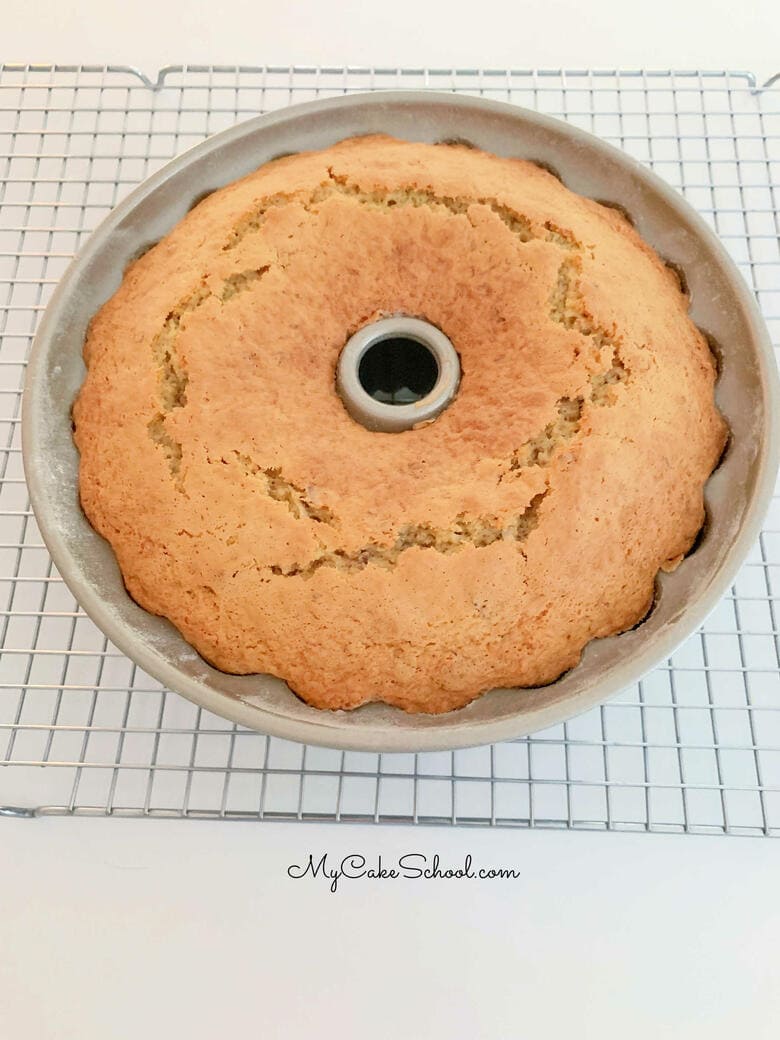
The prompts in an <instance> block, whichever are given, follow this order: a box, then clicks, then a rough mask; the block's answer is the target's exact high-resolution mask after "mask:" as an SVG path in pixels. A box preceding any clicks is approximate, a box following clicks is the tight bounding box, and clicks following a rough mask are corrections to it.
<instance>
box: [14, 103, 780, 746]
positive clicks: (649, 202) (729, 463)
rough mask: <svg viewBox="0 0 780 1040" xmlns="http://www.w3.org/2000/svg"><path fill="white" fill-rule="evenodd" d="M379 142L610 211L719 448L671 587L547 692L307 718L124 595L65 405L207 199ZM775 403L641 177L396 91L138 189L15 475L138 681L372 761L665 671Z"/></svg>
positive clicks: (626, 166)
mask: <svg viewBox="0 0 780 1040" xmlns="http://www.w3.org/2000/svg"><path fill="white" fill-rule="evenodd" d="M375 132H382V133H386V134H391V135H394V136H396V137H400V138H406V139H408V140H413V141H428V142H436V141H443V140H451V139H460V140H465V141H467V142H470V143H472V144H474V145H476V146H477V147H479V148H481V149H484V150H486V151H489V152H494V153H497V154H498V155H504V156H514V157H520V158H526V159H530V160H534V161H537V162H539V163H541V164H544V165H545V166H547V167H549V168H551V169H552V170H554V171H555V172H556V173H557V174H558V175H559V176H560V177H561V178H562V180H563V181H564V183H565V184H566V185H567V186H568V187H569V188H571V189H572V190H573V191H575V192H578V193H580V194H582V195H586V196H589V197H590V198H593V199H596V200H599V201H601V202H605V203H608V204H612V205H615V206H617V207H620V208H621V209H623V210H624V211H625V212H626V213H627V214H628V215H629V216H630V218H631V219H632V220H633V221H634V223H635V225H636V227H637V229H638V231H639V233H640V234H641V235H642V237H643V238H645V239H646V240H647V241H648V242H649V243H650V244H651V245H652V246H653V247H654V248H655V249H656V251H657V252H658V253H659V254H660V255H661V256H662V257H664V258H665V259H666V260H667V261H668V262H669V263H670V264H673V265H674V266H675V267H676V268H677V269H678V270H679V271H681V272H682V273H683V275H684V278H685V280H686V282H687V285H688V288H689V291H690V297H691V316H692V318H693V320H694V321H695V322H696V324H697V325H698V326H699V327H700V328H701V329H702V330H703V331H704V332H705V333H706V334H707V336H708V337H710V339H711V342H712V343H713V344H714V345H715V346H716V348H717V350H718V352H719V354H720V357H721V362H722V363H721V373H720V377H719V381H718V385H717V390H716V399H717V403H718V406H719V408H720V410H721V411H722V413H723V415H724V416H725V418H726V420H727V422H728V424H729V426H730V429H731V437H730V442H729V445H728V449H727V451H726V453H725V455H724V458H723V460H722V462H721V464H720V466H719V468H718V469H717V470H716V471H715V473H714V474H713V475H712V477H711V478H710V480H709V482H708V484H707V487H706V492H705V494H706V503H707V511H708V519H707V523H706V525H705V528H704V530H703V532H702V535H701V537H700V538H699V540H698V543H697V545H696V546H695V549H694V550H693V551H692V552H691V553H690V554H689V556H688V557H687V558H686V559H685V560H684V561H683V563H682V564H681V565H680V566H679V567H678V568H677V570H676V571H674V572H673V573H670V574H660V575H659V577H658V579H657V595H656V602H655V605H654V607H653V610H652V611H651V613H650V615H649V616H648V617H647V618H646V619H645V620H644V621H643V622H642V623H641V624H640V625H638V626H637V627H636V628H635V629H633V630H631V631H629V632H626V633H624V634H622V635H618V636H612V637H609V638H605V639H600V640H595V641H593V642H591V643H590V644H589V645H588V646H587V647H586V649H585V652H584V654H583V657H582V660H581V662H580V663H579V664H578V665H577V666H576V667H575V668H574V669H572V670H571V671H569V672H567V673H566V674H564V675H563V676H562V677H561V678H559V679H558V680H557V681H556V682H554V683H552V684H551V685H549V686H545V687H542V688H536V689H511V690H508V689H504V690H493V691H491V692H489V693H487V694H486V695H485V696H483V697H481V698H479V699H477V700H476V701H474V702H473V703H471V704H470V705H469V706H468V707H466V708H462V709H460V710H458V711H454V712H450V713H448V714H443V715H410V714H406V713H404V712H403V711H401V710H399V709H397V708H392V707H388V706H386V705H379V704H370V705H366V706H364V707H361V708H359V709H357V710H355V711H352V712H342V711H338V712H330V711H320V710H316V709H314V708H311V707H309V706H308V705H307V704H305V703H303V702H302V701H301V700H299V699H298V698H297V697H296V696H295V695H294V694H293V693H292V692H291V691H290V689H289V688H288V687H287V686H286V685H285V683H284V682H282V681H281V680H279V679H277V678H274V677H271V676H268V675H250V676H234V675H227V674H225V673H223V672H220V671H217V670H216V669H214V668H212V667H211V666H210V665H208V664H207V663H206V662H205V661H204V660H203V659H202V658H201V657H200V656H199V655H198V654H197V653H196V652H195V651H194V650H193V649H192V648H191V647H190V646H189V645H188V644H187V643H186V642H185V641H184V640H183V638H182V637H181V636H180V635H179V633H178V632H177V631H176V630H175V629H174V628H173V626H172V625H171V624H170V623H169V622H168V621H165V620H163V619H161V618H159V617H154V616H152V615H151V614H149V613H147V612H146V611H144V610H142V609H141V608H140V607H139V606H138V605H137V604H136V603H135V602H134V601H133V600H132V599H131V598H130V596H129V595H128V593H127V592H126V591H125V588H124V585H123V582H122V578H121V575H120V572H119V568H118V566H117V563H116V560H115V558H114V555H113V552H112V550H111V548H110V547H109V545H108V543H107V542H105V541H103V539H102V538H101V537H100V536H99V535H98V534H96V532H95V531H94V530H93V529H92V527H91V526H90V525H89V523H88V522H87V520H86V517H85V516H84V513H83V512H82V510H81V507H80V505H79V494H78V464H79V460H78V454H77V451H76V448H75V446H74V443H73V439H72V432H71V414H70V413H71V405H72V403H73V400H74V398H75V396H76V394H77V391H78V389H79V387H80V385H81V383H82V380H83V378H84V374H85V369H84V364H83V361H82V346H83V343H84V336H85V333H86V329H87V324H88V322H89V320H90V319H91V318H92V316H93V315H94V314H95V312H96V311H97V310H98V308H99V307H100V306H101V305H102V304H103V303H104V302H105V300H107V299H108V298H109V297H110V296H111V295H112V294H113V293H114V291H115V290H116V289H117V288H118V286H119V284H120V281H121V279H122V274H123V271H124V270H125V268H126V266H127V265H128V263H129V262H130V261H131V260H133V259H134V258H135V257H137V256H138V255H139V254H140V253H141V252H143V250H144V249H145V248H147V247H148V246H150V245H151V244H153V243H154V242H156V241H158V240H159V239H160V238H161V237H162V236H163V235H165V234H166V233H167V232H168V231H169V230H170V229H171V228H172V227H173V226H174V225H175V224H176V223H177V222H178V221H179V220H180V219H181V218H182V217H183V216H184V215H185V214H186V213H187V211H188V210H189V209H190V208H191V207H192V206H193V205H194V204H195V203H196V202H197V201H198V200H200V199H201V198H203V196H204V195H206V194H208V193H209V192H211V191H212V190H214V189H215V188H218V187H221V186H222V185H225V184H227V183H229V182H230V181H233V180H235V179H237V178H239V177H242V176H243V175H244V174H247V173H249V172H250V171H251V170H253V169H256V168H257V167H258V166H259V165H261V164H262V163H264V162H266V161H268V160H270V159H272V158H274V157H276V156H279V155H280V154H284V153H290V152H298V151H301V150H308V149H319V148H324V147H326V146H328V145H331V144H333V143H335V142H337V141H339V140H341V139H343V138H346V137H351V136H355V135H359V134H367V133H375ZM777 415H778V388H777V378H776V373H775V367H774V360H773V358H772V352H771V347H770V344H769V341H768V338H767V334H766V330H765V328H764V326H763V324H762V321H761V317H760V315H759V313H758V310H757V308H756V305H755V303H754V300H753V298H752V295H751V293H750V292H749V290H748V288H747V286H746V285H745V283H744V281H743V279H742V277H741V275H740V274H739V272H738V271H737V269H736V268H735V266H734V264H733V263H732V262H731V260H730V259H729V258H728V256H727V254H726V252H725V250H724V249H723V247H722V246H721V244H720V243H719V241H718V240H717V238H716V237H715V236H714V235H713V233H712V232H711V231H710V230H709V228H708V227H707V226H706V225H705V224H704V222H703V221H702V220H701V219H700V218H699V217H698V216H697V215H696V213H694V211H693V210H692V209H691V208H690V207H689V206H688V205H687V204H686V203H685V202H684V201H683V200H682V198H681V197H680V196H679V195H678V194H677V193H676V192H674V191H672V190H671V189H670V188H669V187H667V185H666V184H664V183H663V182H662V181H661V180H659V179H658V178H657V177H656V176H655V175H654V174H652V173H651V172H650V171H648V170H647V169H645V168H643V167H641V166H640V165H638V164H637V163H636V162H635V161H634V160H633V159H631V158H629V157H628V156H626V155H624V154H623V153H621V152H620V151H618V150H616V149H615V148H613V147H611V146H609V145H607V144H604V143H603V142H601V141H599V140H597V139H596V138H595V137H592V136H590V135H588V134H586V133H583V132H582V131H581V130H578V129H576V128H574V127H571V126H567V125H566V124H564V123H562V122H558V121H557V120H554V119H550V118H548V117H546V116H543V115H538V114H537V113H534V112H529V111H525V110H523V109H520V108H517V107H514V106H512V105H508V104H502V103H498V102H493V101H486V100H482V99H479V98H473V97H459V96H455V95H451V94H443V93H442V94H439V93H430V92H419V93H418V92H411V91H409V92H407V91H391V92H377V93H371V94H363V95H353V96H347V97H340V98H335V99H328V100H323V101H315V102H311V103H308V104H303V105H298V106H295V107H293V108H289V109H287V110H284V111H280V112H274V113H273V114H270V115H267V116H261V117H259V118H257V119H253V120H250V121H249V122H246V123H243V124H242V125H240V126H236V127H234V128H233V129H231V130H227V131H225V132H223V133H220V134H217V135H216V136H214V137H212V138H210V139H209V140H207V141H205V142H203V144H200V145H198V146H197V147H195V148H193V149H192V150H191V151H189V152H187V153H186V154H185V155H183V156H181V157H180V158H178V159H176V160H174V161H173V162H171V163H169V164H168V165H167V166H166V167H165V168H164V169H162V170H160V171H159V172H158V173H156V174H155V175H154V176H153V177H151V178H150V179H149V180H148V181H146V182H145V183H144V184H142V185H141V186H140V187H139V188H137V189H136V190H135V191H134V192H132V194H131V195H130V196H129V197H128V198H127V199H125V201H124V202H122V204H121V205H120V206H118V207H117V208H116V209H115V210H114V212H113V213H111V215H110V216H109V217H108V218H107V219H106V220H105V221H104V222H103V224H102V225H101V226H100V227H99V228H98V230H97V231H96V232H95V233H94V234H93V235H92V237H91V238H90V240H89V241H88V242H87V244H86V246H85V247H84V248H83V249H82V251H81V253H80V254H79V256H78V257H77V259H76V260H75V261H74V262H73V264H72V265H71V267H70V269H69V270H68V272H67V273H66V275H65V277H64V278H63V279H62V281H61V283H60V285H59V287H58V288H57V290H56V292H55V294H54V296H53V298H52V300H51V303H50V304H49V306H48V309H47V311H46V314H45V315H44V318H43V320H42V322H41V325H40V328H39V330H38V334H37V336H36V338H35V342H34V345H33V351H32V356H31V359H30V364H29V368H28V373H27V383H26V387H25V395H24V421H23V448H24V465H25V470H26V474H27V480H28V483H29V489H30V496H31V499H32V505H33V508H34V510H35V515H36V517H37V520H38V524H39V527H40V529H41V532H42V534H43V538H44V540H45V542H46V545H47V546H48V548H49V550H50V552H51V555H52V557H53V559H54V562H55V563H56V565H57V568H58V569H59V571H60V573H61V574H62V577H63V578H64V580H65V581H66V583H67V584H68V586H69V587H70V589H71V591H72V592H73V594H74V595H75V597H76V598H77V599H78V601H79V602H80V603H81V605H82V606H83V608H84V609H85V610H86V612H87V613H88V614H89V616H90V617H91V618H92V619H93V620H94V622H95V623H96V624H97V625H98V626H99V627H100V628H101V629H102V630H103V631H104V632H105V634H106V635H107V636H108V637H109V639H110V640H111V641H112V642H113V643H114V644H116V646H118V647H119V648H120V649H121V650H123V651H124V652H125V653H126V654H127V655H128V656H129V657H130V658H132V659H133V661H135V662H136V663H137V664H138V665H139V667H141V668H142V669H144V670H145V671H146V672H148V673H149V674H150V675H153V676H155V677H156V678H157V679H159V680H160V681H161V682H163V683H165V685H166V686H168V687H169V688H170V689H171V690H174V691H176V692H177V693H180V694H182V695H183V696H185V697H187V698H189V699H190V700H191V701H194V702H195V703H197V704H199V705H202V706H203V707H204V708H207V709H208V710H209V711H212V712H215V713H217V714H219V715H222V716H225V717H226V718H228V719H231V720H234V721H235V722H238V723H241V724H242V725H245V726H249V727H252V728H254V729H258V730H261V731H263V732H265V733H269V734H272V735H274V736H280V737H285V738H288V739H291V740H298V741H305V742H308V743H313V744H321V745H325V746H329V747H338V748H347V749H360V750H367V751H423V750H435V749H446V748H457V747H465V746H469V745H474V744H482V743H487V742H489V741H496V740H504V739H508V738H512V737H521V736H523V735H525V734H528V733H531V732H533V731H535V730H540V729H542V728H544V727H547V726H551V725H553V724H555V723H559V722H562V721H563V720H565V719H568V718H570V717H572V716H573V715H576V714H578V713H580V712H583V711H585V710H587V709H588V708H590V707H592V706H593V705H595V704H597V703H598V702H600V701H604V700H606V699H607V698H609V697H611V696H613V695H615V694H616V693H618V692H619V691H620V690H622V689H624V688H625V687H627V686H630V685H631V684H632V683H634V682H636V681H637V680H638V679H639V678H640V677H641V676H642V675H643V674H645V673H646V672H647V671H649V670H650V669H651V668H653V667H654V666H655V665H657V664H658V663H660V662H662V661H663V660H665V659H666V658H667V657H668V656H669V655H670V654H671V653H672V652H673V651H674V649H675V648H676V647H677V646H678V645H679V644H680V643H681V642H682V641H683V640H684V639H686V638H687V637H688V636H689V635H691V633H692V632H694V631H695V630H696V628H697V627H698V626H699V625H700V624H701V623H702V621H703V620H704V618H705V617H706V616H707V614H708V613H709V612H710V611H711V610H712V609H713V607H714V606H715V605H716V603H717V602H718V600H719V599H720V597H721V596H722V595H723V594H724V593H725V592H726V591H727V589H728V587H729V586H730V585H731V583H732V581H733V580H734V577H735V575H736V573H737V570H738V568H739V566H740V564H741V563H742V561H743V560H744V558H745V556H746V555H747V553H748V551H749V549H750V547H751V545H752V544H753V542H754V540H755V539H756V537H757V536H758V533H759V530H760V525H761V521H762V519H763V516H764V513H765V511H766V509H767V507H768V504H769V501H770V497H771V494H772V489H773V486H774V481H775V476H776V472H777V464H778V419H777Z"/></svg>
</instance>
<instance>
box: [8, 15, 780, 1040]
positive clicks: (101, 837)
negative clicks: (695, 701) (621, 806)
mask: <svg viewBox="0 0 780 1040" xmlns="http://www.w3.org/2000/svg"><path fill="white" fill-rule="evenodd" d="M776 6H777V5H776V0H751V2H750V3H749V4H741V5H735V4H734V3H733V2H729V3H726V2H725V0H711V2H709V3H705V2H703V0H695V2H690V0H689V2H687V3H680V2H679V0H674V2H673V0H656V2H654V3H653V4H646V5H642V7H641V9H640V8H638V7H637V8H636V9H632V6H631V5H630V4H627V3H625V0H623V2H620V3H618V2H610V3H607V2H601V3H598V2H591V3H589V4H587V5H583V4H582V3H581V2H575V0H548V2H547V3H546V4H541V3H539V2H538V0H536V2H535V3H533V4H529V3H523V2H518V0H493V2H487V0H482V2H481V3H480V4H479V5H477V6H476V7H473V6H469V7H465V6H463V7H457V6H456V4H455V3H454V2H452V0H451V2H449V3H445V2H441V0H436V2H432V3H428V4H421V3H420V2H419V0H416V2H415V0H394V2H393V3H382V4H378V3H371V2H368V0H350V2H344V3H336V2H332V3H327V4H326V3H316V2H314V0H306V2H293V3H280V2H279V0H276V2H274V3H269V2H267V0H255V2H244V3H236V2H234V3H230V2H229V0H224V2H222V3H220V4H216V3H215V2H214V0H210V2H209V3H205V2H199V3H196V2H189V3H182V4H165V3H163V2H161V0H135V2H133V3H126V4H115V5H111V4H107V3H106V0H84V2H82V3H74V2H68V0H34V2H31V0H5V3H4V5H3V27H2V54H0V57H1V58H2V59H3V60H6V61H33V62H52V61H60V62H98V63H103V62H114V63H125V64H133V65H136V66H138V67H140V68H141V69H142V70H143V71H145V72H146V73H147V74H149V75H153V74H154V73H155V72H156V70H157V68H158V67H159V66H161V65H163V64H166V63H180V62H214V63H247V64H262V63H278V64H287V63H289V62H295V63H300V64H332V63H338V64H340V63H344V62H346V63H350V64H355V65H358V64H360V65H363V64H372V63H373V64H390V65H393V66H395V65H419V64H427V65H429V66H452V65H466V66H473V67H478V66H483V67H487V66H492V67H503V66H513V67H525V68H529V67H533V66H537V67H541V66H547V67H561V66H569V67H585V66H591V67H607V66H616V65H618V66H622V67H624V68H629V67H637V66H646V67H649V68H665V67H671V66H677V67H683V68H690V67H697V66H698V67H701V68H710V69H713V68H725V67H730V68H732V69H749V70H753V71H755V72H756V73H757V75H758V77H759V79H760V80H764V79H766V78H768V77H769V76H770V75H771V74H772V73H774V72H777V71H780V47H778V43H779V42H780V33H779V31H778V24H779V23H780V16H778V15H777V14H776V13H775V11H776ZM1 790H2V774H0V792H1ZM0 801H2V798H0ZM326 851H327V852H329V854H330V856H331V858H333V859H336V860H338V859H339V858H340V857H341V856H342V855H343V854H346V853H348V852H362V853H363V854H364V855H366V856H368V857H369V858H371V857H373V856H375V855H376V854H377V853H378V852H379V851H382V853H383V855H384V856H385V857H389V858H392V857H394V856H397V855H399V854H400V853H403V852H412V851H419V852H425V853H427V854H429V855H432V854H433V853H434V852H436V851H438V852H439V854H440V856H441V857H442V861H443V862H445V863H451V864H453V865H454V864H455V863H456V862H457V861H459V860H461V859H462V857H463V855H464V854H465V853H466V852H467V851H470V852H471V853H472V855H473V856H474V858H475V861H476V862H477V863H478V864H484V865H502V866H515V867H518V868H519V869H520V870H521V871H522V876H521V878H520V879H519V881H516V882H496V881H492V882H488V881H486V882H479V881H461V882H458V881H439V882H433V881H428V882H422V881H415V882H412V881H407V882H395V881H374V882H371V881H354V882H351V883H345V882H342V886H341V889H340V891H339V892H338V894H336V895H335V896H334V895H331V894H330V893H329V892H328V891H327V888H326V886H325V885H324V884H323V883H321V882H320V881H314V882H312V881H310V880H301V881H292V880H290V879H289V878H288V877H287V875H286V868H287V866H288V865H289V864H290V863H294V862H301V860H302V859H303V860H305V859H306V857H307V856H308V854H309V853H310V852H312V853H315V852H316V853H317V854H318V855H320V854H322V852H326ZM779 877H780V842H775V841H769V840H750V839H722V838H694V837H658V836H646V835H606V834H592V835H591V834H583V833H577V834H567V833H551V832H535V833H528V832H520V831H505V832H500V833H490V832H486V831H464V830H457V831H453V830H448V829H441V830H432V829H421V828H418V829H411V828H392V829H388V828H384V829H377V828H372V827H354V826H352V827H347V826H315V825H303V826H298V825H279V824H268V823H266V824H262V825H252V824H218V823H216V824H215V823H162V822H147V821H138V822H135V821H132V822H131V821H119V820H114V821H86V820H51V819H49V820H46V819H41V820H29V821H18V822H17V821H8V820H0V935H1V936H2V939H1V940H0V1038H2V1040H5V1038H6V1037H8V1038H12V1037H13V1038H14V1040H55V1038H56V1040H59V1038H63V1040H65V1038H68V1040H70V1038H73V1037H78V1038H79V1040H123V1038H125V1037H127V1038H130V1037H134V1038H136V1037H141V1036H143V1037H148V1038H151V1040H156V1038H158V1037H166V1038H168V1037H173V1038H178V1037H180V1036H187V1037H188V1038H189V1040H199V1038H201V1037H203V1038H207V1037H208V1038H212V1037H214V1036H218V1035H220V1036H221V1035H229V1034H236V1035H241V1036H245V1035H246V1036H255V1035H257V1036H263V1037H280V1038H281V1037H283V1038H285V1040H295V1038H298V1037H301V1038H303V1037H307V1038H308V1037H312V1036H317V1037H325V1038H330V1037H334V1038H336V1037H338V1038H342V1037H343V1038H352V1037H364V1036H366V1037H368V1036H370V1037H377V1038H383V1037H387V1038H391V1037H393V1038H395V1037H400V1036H405V1037H409V1038H410V1040H416V1038H423V1037H425V1038H426V1040H428V1038H430V1040H438V1038H442V1040H443V1038H445V1037H446V1038H448V1040H457V1038H460V1037H463V1038H467V1037H468V1038H469V1040H472V1038H474V1040H476V1038H480V1037H486V1038H491V1040H500V1038H504V1037H507V1038H509V1037H520V1036H523V1037H532V1038H545V1037H553V1038H558V1037H568V1036H577V1037H581V1038H588V1037H596V1036H598V1037H600V1038H606V1040H610V1038H612V1037H621V1038H622V1037H624V1036H630V1037H631V1038H632V1040H641V1038H644V1037H648V1038H650V1037H652V1038H657V1037H660V1036H663V1037H664V1038H676V1037H680V1038H683V1037H684V1038H685V1040H692V1038H696V1037H699V1036H701V1037H704V1036H707V1037H716V1038H719V1037H733V1036H734V1035H737V1034H742V1035H745V1036H749V1037H751V1040H761V1038H763V1037H770V1036H771V1037H775V1036H776V1035H777V1033H778V1023H780V957H778V952H780V900H778V878H779Z"/></svg>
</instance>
